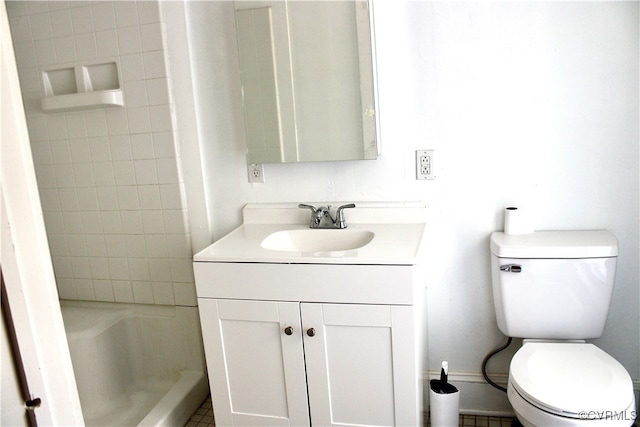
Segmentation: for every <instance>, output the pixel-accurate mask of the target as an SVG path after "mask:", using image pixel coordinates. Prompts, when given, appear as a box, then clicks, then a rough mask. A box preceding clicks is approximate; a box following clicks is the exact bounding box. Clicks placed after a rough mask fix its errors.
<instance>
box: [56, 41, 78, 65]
mask: <svg viewBox="0 0 640 427" xmlns="http://www.w3.org/2000/svg"><path fill="white" fill-rule="evenodd" d="M54 46H55V53H56V60H57V62H62V63H64V62H73V61H75V60H76V59H77V58H78V55H77V54H76V41H75V39H74V38H73V36H67V37H59V38H56V39H55V40H54Z"/></svg>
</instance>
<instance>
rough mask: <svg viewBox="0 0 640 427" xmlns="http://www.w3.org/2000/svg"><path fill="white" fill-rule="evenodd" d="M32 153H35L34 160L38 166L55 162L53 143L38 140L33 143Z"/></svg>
mask: <svg viewBox="0 0 640 427" xmlns="http://www.w3.org/2000/svg"><path fill="white" fill-rule="evenodd" d="M31 154H32V155H33V162H34V164H35V165H36V166H39V165H50V164H52V163H53V157H52V154H51V144H49V143H48V142H38V141H36V142H33V143H31Z"/></svg>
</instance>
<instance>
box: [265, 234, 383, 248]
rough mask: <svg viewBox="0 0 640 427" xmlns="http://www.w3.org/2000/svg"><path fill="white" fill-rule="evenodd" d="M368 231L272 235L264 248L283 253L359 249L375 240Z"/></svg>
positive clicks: (267, 238) (268, 237)
mask: <svg viewBox="0 0 640 427" xmlns="http://www.w3.org/2000/svg"><path fill="white" fill-rule="evenodd" d="M373 236H374V233H372V232H371V231H366V230H331V229H307V230H284V231H276V232H275V233H271V234H270V235H268V236H267V237H266V238H265V239H264V240H263V241H262V247H263V248H264V249H269V250H272V251H283V252H334V251H349V250H353V249H358V248H361V247H363V246H364V245H366V244H367V243H369V242H370V241H371V240H373Z"/></svg>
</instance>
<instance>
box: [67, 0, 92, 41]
mask: <svg viewBox="0 0 640 427" xmlns="http://www.w3.org/2000/svg"><path fill="white" fill-rule="evenodd" d="M71 23H72V25H73V33H74V34H86V33H93V32H94V27H93V14H92V13H91V5H90V4H88V5H85V6H80V7H72V8H71Z"/></svg>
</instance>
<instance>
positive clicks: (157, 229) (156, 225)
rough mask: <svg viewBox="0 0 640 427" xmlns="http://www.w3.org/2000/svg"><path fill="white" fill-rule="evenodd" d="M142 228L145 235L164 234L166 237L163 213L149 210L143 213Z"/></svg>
mask: <svg viewBox="0 0 640 427" xmlns="http://www.w3.org/2000/svg"><path fill="white" fill-rule="evenodd" d="M141 215H142V227H143V230H144V233H145V234H162V235H164V233H165V229H164V216H163V215H162V211H159V210H148V211H141Z"/></svg>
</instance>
